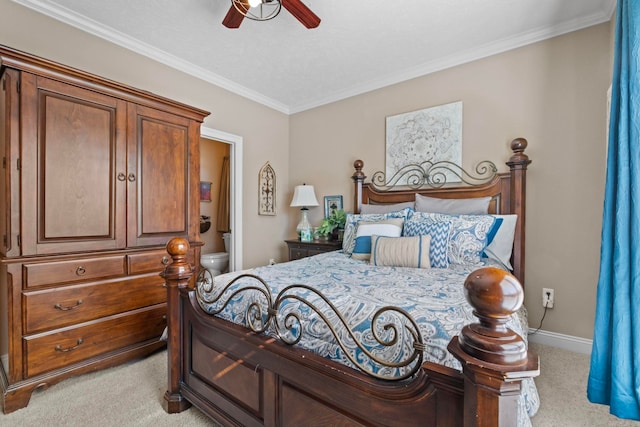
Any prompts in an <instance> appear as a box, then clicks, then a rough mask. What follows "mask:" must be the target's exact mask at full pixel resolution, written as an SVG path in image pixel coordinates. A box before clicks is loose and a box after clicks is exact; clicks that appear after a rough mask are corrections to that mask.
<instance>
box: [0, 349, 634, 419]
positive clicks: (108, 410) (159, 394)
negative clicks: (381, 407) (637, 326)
mask: <svg viewBox="0 0 640 427" xmlns="http://www.w3.org/2000/svg"><path fill="white" fill-rule="evenodd" d="M531 348H532V349H533V350H535V351H536V352H538V354H539V355H540V363H541V371H542V374H541V376H540V377H539V378H538V379H537V380H536V384H537V385H538V391H539V393H540V400H541V408H540V411H539V412H538V414H537V415H536V416H535V417H533V419H532V421H533V426H534V427H555V426H558V427H574V426H576V427H577V426H589V427H600V426H603V427H604V426H620V427H626V426H632V427H640V422H635V421H626V420H620V419H618V418H616V417H614V416H613V415H610V414H609V408H608V407H607V406H603V405H594V404H591V403H589V401H588V400H587V398H586V384H587V374H588V372H589V356H586V355H583V354H577V353H572V352H569V351H566V350H561V349H558V348H554V347H548V346H543V345H540V344H534V343H532V344H531ZM166 363H167V355H166V352H164V351H163V352H160V353H156V354H154V355H152V356H150V357H147V358H145V359H143V360H139V361H136V362H132V363H129V364H126V365H122V366H118V367H116V368H111V369H107V370H104V371H100V372H94V373H90V374H86V375H82V376H79V377H75V378H71V379H68V380H66V381H63V382H61V383H59V384H57V385H55V386H52V387H51V388H49V389H48V390H44V391H37V392H35V393H34V394H33V396H32V398H31V402H30V403H29V406H28V407H26V408H24V409H20V410H18V411H16V412H13V413H11V414H8V415H3V414H0V425H3V426H4V425H6V426H25V427H27V426H28V427H32V426H47V427H48V426H82V427H84V426H89V425H90V426H94V427H102V426H104V427H111V426H154V427H165V426H166V427H173V426H184V427H196V426H211V425H214V424H213V422H212V421H211V420H209V419H208V418H207V417H206V416H204V415H203V414H202V413H201V412H200V411H198V410H197V409H195V408H190V409H188V410H187V411H185V412H183V413H181V414H172V415H169V414H167V413H165V412H164V410H163V409H162V399H163V396H164V392H165V390H166V381H167V370H166Z"/></svg>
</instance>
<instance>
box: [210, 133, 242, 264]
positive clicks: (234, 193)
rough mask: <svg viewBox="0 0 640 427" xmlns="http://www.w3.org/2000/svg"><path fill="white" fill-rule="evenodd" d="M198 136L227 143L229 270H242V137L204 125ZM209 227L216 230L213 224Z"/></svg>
mask: <svg viewBox="0 0 640 427" xmlns="http://www.w3.org/2000/svg"><path fill="white" fill-rule="evenodd" d="M200 137H201V138H203V139H206V140H211V141H215V142H219V143H224V144H228V145H229V166H230V167H229V228H230V230H231V251H230V252H229V271H237V270H242V137H241V136H238V135H233V134H230V133H226V132H222V131H219V130H216V129H211V128H207V127H204V126H203V127H201V128H200ZM200 151H202V150H200ZM203 160H204V161H206V159H202V158H201V162H202V161H203ZM211 229H212V230H213V231H214V232H216V228H215V224H212V226H211Z"/></svg>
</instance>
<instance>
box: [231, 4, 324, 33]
mask: <svg viewBox="0 0 640 427" xmlns="http://www.w3.org/2000/svg"><path fill="white" fill-rule="evenodd" d="M281 7H284V8H285V9H287V10H288V11H289V13H290V14H292V15H293V16H294V17H295V18H296V19H297V20H298V21H300V22H301V23H302V25H304V26H305V27H307V28H316V27H317V26H318V25H320V18H318V16H317V15H316V14H315V13H313V12H312V11H311V9H309V8H308V7H307V6H305V5H304V3H302V1H300V0H231V7H230V8H229V11H228V12H227V15H226V16H225V17H224V19H223V20H222V24H223V25H224V26H225V27H227V28H238V27H240V24H242V20H243V19H244V18H249V19H253V20H256V21H266V20H269V19H272V18H275V17H276V15H278V13H280V9H281Z"/></svg>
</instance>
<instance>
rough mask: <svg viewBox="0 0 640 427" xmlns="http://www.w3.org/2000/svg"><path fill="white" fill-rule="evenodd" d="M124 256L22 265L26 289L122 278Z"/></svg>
mask: <svg viewBox="0 0 640 427" xmlns="http://www.w3.org/2000/svg"><path fill="white" fill-rule="evenodd" d="M124 261H125V256H124V255H117V256H106V257H100V258H84V259H73V260H69V261H54V262H43V263H37V264H25V265H24V267H23V268H24V283H25V286H26V287H27V288H32V287H36V286H42V285H59V284H64V283H73V282H79V281H88V280H95V279H104V278H107V277H117V276H124V275H125V274H126V273H127V272H126V269H125V263H124Z"/></svg>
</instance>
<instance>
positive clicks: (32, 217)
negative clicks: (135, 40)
mask: <svg viewBox="0 0 640 427" xmlns="http://www.w3.org/2000/svg"><path fill="white" fill-rule="evenodd" d="M21 80H22V81H21V97H22V104H21V120H22V123H21V129H22V159H21V175H22V192H21V194H22V239H21V240H22V254H23V255H33V254H50V253H60V252H77V251H95V250H108V249H119V248H124V247H125V244H126V191H127V188H126V187H127V180H126V120H127V115H126V106H127V104H126V102H125V101H123V100H120V99H118V98H114V97H110V96H106V95H103V94H99V93H97V92H94V91H90V90H86V89H81V88H79V87H76V86H73V85H70V84H65V83H61V82H58V81H54V80H51V79H47V78H43V77H38V76H35V75H32V74H29V73H22V76H21Z"/></svg>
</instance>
